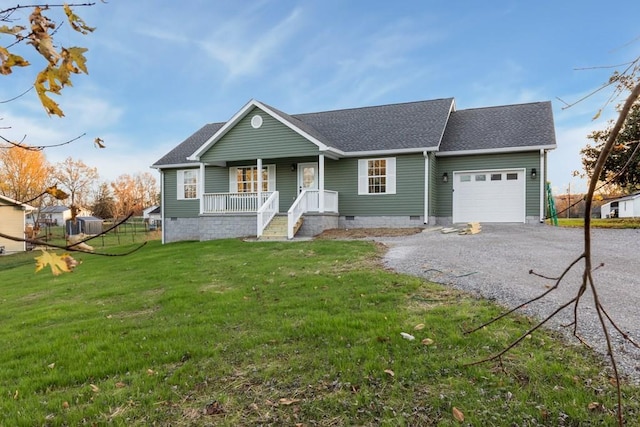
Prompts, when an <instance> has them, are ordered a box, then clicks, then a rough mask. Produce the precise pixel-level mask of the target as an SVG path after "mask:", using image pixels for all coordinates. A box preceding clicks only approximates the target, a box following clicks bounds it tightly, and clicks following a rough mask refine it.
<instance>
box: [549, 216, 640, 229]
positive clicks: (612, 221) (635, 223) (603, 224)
mask: <svg viewBox="0 0 640 427" xmlns="http://www.w3.org/2000/svg"><path fill="white" fill-rule="evenodd" d="M547 223H549V220H547ZM558 226H560V227H584V218H558ZM591 227H593V228H640V218H592V219H591Z"/></svg>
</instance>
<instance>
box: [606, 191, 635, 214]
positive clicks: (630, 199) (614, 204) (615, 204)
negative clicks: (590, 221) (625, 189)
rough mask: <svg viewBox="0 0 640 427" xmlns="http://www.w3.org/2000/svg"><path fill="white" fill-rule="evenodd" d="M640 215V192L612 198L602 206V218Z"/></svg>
mask: <svg viewBox="0 0 640 427" xmlns="http://www.w3.org/2000/svg"><path fill="white" fill-rule="evenodd" d="M634 217H640V193H636V194H632V195H630V196H625V197H621V198H619V199H615V200H611V201H610V202H607V203H605V204H604V205H602V207H600V218H634Z"/></svg>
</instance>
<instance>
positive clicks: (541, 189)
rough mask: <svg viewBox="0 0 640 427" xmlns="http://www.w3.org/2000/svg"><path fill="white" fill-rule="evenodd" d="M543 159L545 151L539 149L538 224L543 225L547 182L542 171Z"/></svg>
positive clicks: (545, 174)
mask: <svg viewBox="0 0 640 427" xmlns="http://www.w3.org/2000/svg"><path fill="white" fill-rule="evenodd" d="M544 158H545V151H544V149H543V148H541V149H540V222H541V223H543V222H544V212H545V209H544V208H545V202H544V200H545V197H544V192H545V184H546V182H547V173H546V171H545V169H544V163H545V162H544Z"/></svg>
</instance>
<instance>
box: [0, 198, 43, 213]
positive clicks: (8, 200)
mask: <svg viewBox="0 0 640 427" xmlns="http://www.w3.org/2000/svg"><path fill="white" fill-rule="evenodd" d="M0 203H2V204H4V205H9V206H20V207H22V208H24V209H25V210H29V211H32V210H34V209H35V208H34V207H33V206H31V205H28V204H26V203H22V202H19V201H17V200H13V199H12V198H10V197H6V196H3V195H0Z"/></svg>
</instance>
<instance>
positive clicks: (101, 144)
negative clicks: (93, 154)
mask: <svg viewBox="0 0 640 427" xmlns="http://www.w3.org/2000/svg"><path fill="white" fill-rule="evenodd" d="M93 143H94V144H95V146H96V147H98V148H105V147H106V145H104V140H103V139H102V138H96V139H94V140H93Z"/></svg>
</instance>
